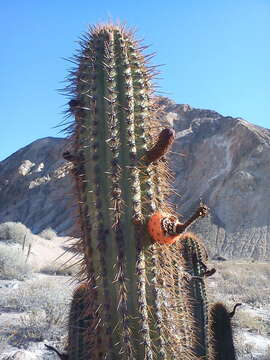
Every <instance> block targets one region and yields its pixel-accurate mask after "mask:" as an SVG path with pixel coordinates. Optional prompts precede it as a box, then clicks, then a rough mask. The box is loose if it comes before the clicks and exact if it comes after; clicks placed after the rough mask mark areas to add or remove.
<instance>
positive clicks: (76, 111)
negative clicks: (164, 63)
mask: <svg viewBox="0 0 270 360" xmlns="http://www.w3.org/2000/svg"><path fill="white" fill-rule="evenodd" d="M80 45H81V49H80V51H79V54H78V55H77V56H76V57H75V62H76V63H77V66H76V68H75V69H74V70H73V71H72V72H71V79H70V80H71V82H70V85H69V87H68V93H69V96H70V97H71V98H72V100H71V101H70V102H69V104H70V111H71V115H72V116H75V123H74V124H72V125H71V126H70V127H69V130H70V131H71V143H72V152H71V153H65V158H66V159H67V160H70V161H72V162H73V164H74V169H73V174H74V179H75V191H76V194H77V200H78V209H79V210H78V226H79V228H80V233H81V240H80V242H79V243H78V244H76V246H75V248H76V249H79V252H80V253H83V260H82V263H81V273H80V274H79V278H80V279H81V280H82V281H84V282H86V283H87V291H86V290H85V289H86V288H85V287H83V289H84V290H82V289H81V290H78V291H83V292H85V291H86V292H87V295H85V298H86V302H87V317H88V318H89V319H91V321H89V326H88V328H87V331H86V335H85V334H84V335H85V336H83V337H82V336H81V335H80V334H78V332H76V334H75V333H74V331H73V330H72V329H74V327H72V325H70V336H69V343H70V349H71V350H70V351H72V353H71V355H70V359H83V360H86V359H87V360H88V359H94V360H97V359H99V360H100V359H107V360H111V359H116V360H121V359H123V360H131V359H136V360H152V359H153V360H154V359H155V360H156V359H157V360H172V359H181V360H190V359H195V357H194V356H193V352H192V351H193V350H194V349H193V348H192V347H191V346H186V340H185V339H186V338H188V341H190V342H191V343H192V344H193V343H194V341H195V340H194V339H195V338H196V336H195V330H194V328H193V325H191V326H186V330H185V332H186V334H185V336H183V331H182V329H181V326H180V325H181V324H183V323H185V321H187V322H188V323H192V321H193V319H194V317H199V321H198V324H199V325H198V326H202V327H203V330H200V333H199V336H198V339H199V343H200V344H202V343H204V340H203V336H204V335H206V334H207V313H206V310H205V305H204V303H203V302H204V301H206V297H205V292H204V287H203V283H202V282H201V281H197V280H195V281H194V286H192V287H191V286H190V290H188V291H186V292H184V293H183V294H181V291H180V288H179V285H178V283H179V282H180V281H181V279H180V278H181V271H180V270H181V269H180V268H181V264H182V265H185V263H187V265H188V266H189V267H192V266H195V269H194V270H192V269H190V272H191V274H192V275H194V276H199V277H200V276H201V272H202V271H201V269H200V265H198V264H199V262H198V261H195V262H194V259H191V256H192V254H193V253H195V254H196V256H197V258H198V259H200V256H201V255H200V253H199V248H198V246H197V243H196V241H195V240H194V239H192V238H187V239H185V240H184V243H185V246H184V249H187V250H185V254H184V255H183V256H182V254H181V251H182V250H183V247H182V245H181V246H180V245H179V244H176V245H171V246H167V245H162V246H161V245H159V244H153V242H152V240H151V238H150V236H149V235H148V232H147V222H148V220H149V217H150V216H151V215H152V214H153V213H154V212H155V211H160V212H164V213H169V214H170V213H171V214H173V211H172V210H171V208H170V206H169V205H168V203H167V202H166V201H165V199H166V197H167V196H168V195H169V194H170V184H169V182H170V181H169V180H170V177H171V175H170V173H169V171H168V168H167V164H166V160H165V161H164V159H163V158H162V159H161V156H163V155H164V154H165V152H166V151H167V150H168V147H169V145H170V143H171V135H170V134H169V136H167V135H166V134H165V135H166V136H165V140H164V139H163V135H164V133H165V132H164V133H162V134H163V135H162V136H159V134H160V133H161V130H162V126H161V124H160V113H161V110H160V107H159V106H158V105H157V102H156V101H155V98H154V96H153V88H152V85H151V79H152V77H153V75H154V74H153V71H154V70H153V69H152V68H151V67H149V66H148V64H147V63H148V60H149V57H147V56H143V55H142V50H143V48H142V47H141V46H140V44H139V43H138V42H137V41H136V40H134V36H133V34H132V32H130V31H129V30H127V29H125V28H124V27H122V26H115V25H110V24H109V25H100V26H96V27H92V28H90V30H89V33H88V34H86V35H85V37H84V38H83V39H82V40H81V42H80ZM157 139H159V140H158V142H157V143H156V140H157ZM155 144H156V145H155ZM151 151H152V153H151ZM153 152H154V154H153ZM190 249H191V250H190ZM180 250H181V251H180ZM179 269H180V270H179ZM179 271H180V272H179ZM182 272H183V271H182ZM76 296H77V295H76ZM76 296H75V298H74V299H73V302H74V303H75V305H76V306H78V307H80V306H82V307H83V308H84V306H85V304H86V302H85V301H83V302H82V303H80V302H77V301H76ZM190 297H195V299H196V301H197V300H198V301H199V302H200V304H199V306H197V305H194V304H193V303H192V304H191V303H190ZM80 304H82V305H80ZM190 304H191V305H190ZM197 308H198V309H197ZM203 316H206V318H205V319H204V318H203ZM71 318H72V315H71ZM74 321H76V320H74V319H73V320H70V322H71V323H70V324H72V323H73V322H74ZM75 329H76V327H75ZM195 350H196V349H195ZM201 353H203V355H204V354H205V350H203V351H202V352H201Z"/></svg>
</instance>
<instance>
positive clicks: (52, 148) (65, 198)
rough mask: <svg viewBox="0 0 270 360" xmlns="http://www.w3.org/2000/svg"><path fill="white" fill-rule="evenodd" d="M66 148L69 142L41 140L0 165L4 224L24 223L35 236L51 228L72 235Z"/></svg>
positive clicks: (0, 207)
mask: <svg viewBox="0 0 270 360" xmlns="http://www.w3.org/2000/svg"><path fill="white" fill-rule="evenodd" d="M65 146H66V140H65V139H58V138H51V137H48V138H44V139H40V140H37V141H34V142H33V143H32V144H30V145H28V146H26V147H24V148H22V149H20V150H19V151H17V152H16V153H14V154H13V155H11V156H10V157H8V158H7V159H6V160H4V161H2V162H1V163H0V198H1V202H0V222H1V223H2V222H7V221H18V222H22V223H23V224H25V225H26V226H27V227H28V228H30V229H31V230H32V231H33V232H34V233H39V232H41V231H42V230H44V229H46V228H49V227H51V228H53V229H54V230H55V231H57V232H59V233H61V234H62V235H63V234H65V233H68V232H69V230H70V228H71V226H72V224H73V222H74V218H73V216H72V211H73V207H72V206H73V203H72V199H71V198H70V197H69V193H70V192H71V187H72V184H71V180H70V177H69V176H67V175H68V172H69V164H68V163H67V162H66V161H65V160H64V159H63V158H62V152H63V151H64V149H65Z"/></svg>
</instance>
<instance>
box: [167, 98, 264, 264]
mask: <svg viewBox="0 0 270 360" xmlns="http://www.w3.org/2000/svg"><path fill="white" fill-rule="evenodd" d="M167 111H168V115H167V118H168V119H169V120H170V121H171V122H173V126H174V128H175V130H176V141H175V143H174V147H173V149H172V151H173V152H174V153H172V158H171V160H172V164H173V168H174V171H175V175H176V182H175V187H176V189H177V192H178V193H179V194H180V196H181V197H180V198H179V197H178V196H177V197H176V196H174V201H175V202H176V203H177V204H178V205H179V206H178V209H179V211H180V212H181V213H182V214H184V215H185V216H186V215H189V214H191V213H192V211H193V210H194V208H195V207H196V206H197V205H198V202H199V199H200V197H201V198H202V199H203V201H204V202H206V204H207V205H208V206H209V207H210V213H211V216H209V217H208V218H205V219H203V220H201V221H200V222H199V223H197V224H195V225H194V228H193V229H194V230H196V231H197V232H198V233H199V234H200V235H201V236H202V237H203V238H205V240H206V243H207V245H208V248H209V250H210V252H211V254H212V255H214V254H219V255H223V256H226V257H252V258H254V259H265V258H269V255H270V232H269V230H270V229H269V225H270V186H269V174H270V130H268V129H264V128H261V127H259V126H255V125H252V124H250V123H248V122H247V121H245V120H243V119H241V118H232V117H223V116H221V115H220V114H218V113H216V112H214V111H209V110H199V109H192V108H191V107H190V106H188V105H174V104H172V103H171V104H168V106H167ZM176 153H181V154H182V155H179V154H176Z"/></svg>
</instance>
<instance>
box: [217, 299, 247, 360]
mask: <svg viewBox="0 0 270 360" xmlns="http://www.w3.org/2000/svg"><path fill="white" fill-rule="evenodd" d="M239 305H241V304H236V305H235V306H234V309H233V311H232V312H231V313H229V312H228V310H227V309H226V307H225V306H224V305H223V304H221V303H216V304H214V305H212V307H211V309H210V328H211V333H212V341H211V346H212V353H213V360H227V359H228V360H235V359H236V354H235V349H234V344H233V332H232V324H231V318H232V317H233V315H234V313H235V309H236V307H237V306H239Z"/></svg>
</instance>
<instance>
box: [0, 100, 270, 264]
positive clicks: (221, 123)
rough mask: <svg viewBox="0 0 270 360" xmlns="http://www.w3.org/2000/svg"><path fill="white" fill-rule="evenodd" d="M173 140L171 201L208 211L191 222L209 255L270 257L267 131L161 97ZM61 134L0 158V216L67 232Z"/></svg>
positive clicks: (68, 203)
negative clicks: (173, 192)
mask: <svg viewBox="0 0 270 360" xmlns="http://www.w3.org/2000/svg"><path fill="white" fill-rule="evenodd" d="M164 102H165V105H166V116H165V117H166V120H167V121H168V122H169V123H170V124H171V125H172V126H173V127H174V129H175V130H176V133H177V139H176V141H175V144H174V146H173V148H172V152H171V154H170V157H171V163H172V168H173V171H174V173H175V176H176V181H175V189H176V192H177V194H179V195H174V196H173V197H174V199H173V201H174V202H175V203H176V204H177V210H178V211H179V212H180V213H181V214H183V216H184V217H186V216H188V215H189V214H190V213H192V211H193V210H194V209H195V208H196V206H197V205H198V202H199V199H200V198H202V200H203V201H204V202H206V204H207V205H208V206H209V207H210V209H211V215H210V216H209V217H207V218H205V219H203V220H202V221H200V223H197V224H196V225H195V228H196V231H197V232H198V233H199V234H201V236H202V237H203V238H205V240H206V243H207V245H208V247H209V250H210V253H211V254H212V255H214V254H219V255H222V256H226V257H243V256H245V257H251V258H254V259H268V258H269V257H270V232H269V230H270V187H269V165H270V130H268V129H264V128H261V127H258V126H255V125H252V124H250V123H248V122H247V121H245V120H243V119H241V118H232V117H224V116H222V115H220V114H218V113H217V112H214V111H210V110H200V109H193V108H191V107H190V106H189V105H177V104H174V103H172V102H171V101H169V100H164ZM65 147H66V140H64V139H58V138H45V139H41V140H37V141H35V142H33V143H32V144H30V145H28V146H26V147H24V148H23V149H20V150H19V151H17V152H16V153H15V154H13V155H11V156H10V157H8V158H7V159H6V160H4V161H2V162H1V163H0V222H4V221H20V222H22V223H24V224H25V225H26V226H28V227H29V228H31V229H32V231H33V232H35V233H38V232H40V231H41V230H43V229H44V228H47V227H52V228H53V229H54V230H56V231H57V232H58V233H59V234H62V235H66V234H68V233H69V232H70V231H71V228H72V226H73V224H74V222H75V216H74V200H73V199H72V197H71V196H70V190H71V186H72V183H71V179H70V176H69V175H68V164H67V163H66V162H65V161H64V160H63V159H62V156H61V154H62V152H63V151H64V149H65Z"/></svg>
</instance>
